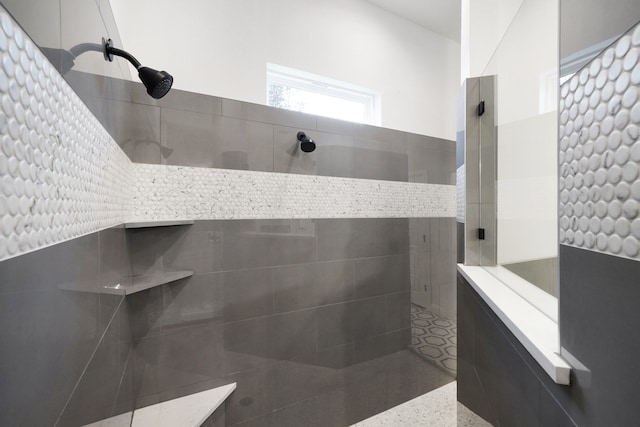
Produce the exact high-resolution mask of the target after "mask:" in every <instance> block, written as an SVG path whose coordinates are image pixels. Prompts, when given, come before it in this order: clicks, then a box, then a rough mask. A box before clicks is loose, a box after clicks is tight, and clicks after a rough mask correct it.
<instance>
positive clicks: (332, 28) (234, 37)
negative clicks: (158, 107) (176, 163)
mask: <svg viewBox="0 0 640 427" xmlns="http://www.w3.org/2000/svg"><path fill="white" fill-rule="evenodd" d="M111 5H112V8H113V12H114V15H115V18H116V22H117V23H118V27H119V30H120V34H121V37H122V40H123V43H124V47H125V48H126V49H128V50H130V51H131V52H132V53H133V54H134V55H136V56H137V57H138V59H140V60H141V61H142V62H143V64H146V65H149V66H151V67H155V68H161V69H165V70H167V71H169V72H170V73H171V74H173V76H174V77H175V87H176V88H178V89H183V90H188V91H194V92H201V93H206V94H210V95H216V96H221V97H226V98H233V99H239V100H242V101H248V102H255V103H261V104H264V103H265V100H266V63H267V62H272V63H275V64H280V65H285V66H288V67H292V68H297V69H300V70H303V71H308V72H311V73H315V74H320V75H324V76H327V77H330V78H334V79H337V80H342V81H345V82H348V83H353V84H356V85H360V86H364V87H368V88H371V89H374V90H377V91H379V92H381V93H382V126H384V127H389V128H394V129H399V130H404V131H409V132H415V133H421V134H427V135H431V136H436V137H442V138H447V139H455V99H456V96H457V93H458V87H459V79H460V77H459V70H460V53H459V52H460V44H458V43H456V42H454V41H452V40H449V39H447V38H444V37H442V36H440V35H437V34H435V33H433V32H431V31H429V30H427V29H425V28H423V27H420V26H418V25H416V24H413V23H411V22H409V21H408V20H405V19H402V18H399V17H397V16H395V15H393V14H390V13H388V12H386V11H384V10H382V9H380V8H378V7H376V6H374V5H371V4H370V3H367V2H365V1H364V0H242V1H237V0H184V1H181V2H176V1H175V0H137V1H134V2H132V1H129V0H111Z"/></svg>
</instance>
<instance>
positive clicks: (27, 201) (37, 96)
mask: <svg viewBox="0 0 640 427" xmlns="http://www.w3.org/2000/svg"><path fill="white" fill-rule="evenodd" d="M0 63H1V64H0V65H1V66H0V107H1V108H0V138H1V142H0V145H1V149H0V177H1V178H0V188H1V191H2V195H1V196H0V260H1V259H4V258H9V257H12V256H16V255H19V254H23V253H27V252H30V251H33V250H35V249H40V248H43V247H45V246H49V245H52V244H55V243H59V242H62V241H65V240H69V239H73V238H76V237H80V236H82V235H85V234H89V233H92V232H95V231H98V230H101V229H104V228H107V227H110V226H113V225H117V224H120V223H122V222H123V221H125V220H126V218H127V217H128V215H129V212H131V210H132V205H131V201H132V198H131V194H130V193H129V192H128V191H127V188H128V186H127V183H129V182H131V180H132V178H133V175H132V170H131V167H130V165H131V162H130V161H129V159H128V158H127V156H126V155H125V154H124V153H123V152H122V150H120V148H119V147H118V145H117V144H116V143H115V142H114V141H113V140H112V138H111V136H110V135H109V134H108V133H107V132H106V131H105V130H104V128H103V127H102V125H101V124H100V123H99V122H98V120H97V119H96V118H95V117H94V116H93V115H92V114H91V113H90V112H89V110H88V109H87V108H86V107H85V105H84V104H83V103H82V101H81V100H80V98H78V96H77V95H76V94H75V92H73V90H72V89H71V88H70V87H69V85H68V84H67V83H66V82H65V81H64V79H63V78H62V77H61V76H60V74H59V73H58V72H57V70H55V68H54V67H52V66H51V64H50V63H49V62H48V61H47V60H46V59H45V57H44V56H43V55H42V53H41V52H40V51H39V50H38V48H37V47H36V46H35V44H34V43H33V42H32V41H31V40H30V39H29V38H28V37H27V36H26V35H25V34H24V32H23V31H22V29H21V28H20V27H19V26H18V25H17V24H16V23H15V22H14V21H13V20H12V19H11V18H10V17H9V15H8V14H7V13H6V12H5V11H4V10H2V9H0Z"/></svg>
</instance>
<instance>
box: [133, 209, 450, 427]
mask: <svg viewBox="0 0 640 427" xmlns="http://www.w3.org/2000/svg"><path fill="white" fill-rule="evenodd" d="M451 221H454V220H453V219H451ZM127 236H128V244H129V250H130V253H131V256H132V263H133V266H132V268H133V270H134V271H135V272H138V273H141V274H142V273H150V272H154V271H161V270H173V269H193V270H194V271H196V274H195V276H193V277H191V278H188V279H184V280H182V281H179V282H176V283H173V284H169V285H164V286H162V287H160V288H155V289H151V290H149V291H145V292H141V293H138V294H134V295H132V296H131V297H127V298H128V302H130V304H131V309H132V310H131V313H132V316H133V318H132V328H133V334H134V337H135V358H136V363H135V367H136V373H137V374H140V375H139V377H138V379H139V381H140V382H139V384H137V389H138V399H137V404H136V405H137V406H138V407H139V406H144V405H148V404H152V403H156V402H158V401H163V400H167V399H170V398H175V397H178V396H181V395H184V394H186V393H191V392H195V391H199V390H204V389H207V388H211V387H213V386H216V385H220V384H225V383H229V382H233V381H237V382H238V390H237V391H236V392H235V393H234V394H233V395H232V397H231V398H230V400H229V403H228V405H227V408H226V415H225V416H226V422H227V425H230V426H231V425H236V424H238V425H245V424H241V423H244V422H248V424H246V425H280V424H277V423H279V422H284V421H280V420H281V419H282V420H284V419H287V420H288V421H287V422H288V423H293V424H283V425H302V424H300V422H301V421H300V420H299V419H298V420H296V419H295V418H294V416H298V415H296V414H299V413H300V412H301V411H302V412H303V413H304V416H303V417H302V419H306V418H305V417H309V419H310V421H309V422H310V423H311V424H310V425H348V424H349V423H352V422H355V421H357V420H359V419H361V418H364V417H367V416H370V415H373V414H374V413H377V412H379V411H381V410H383V409H384V408H387V407H389V406H391V405H392V404H395V403H398V402H399V401H398V399H399V396H401V397H402V398H403V399H407V398H411V397H415V396H417V395H418V394H420V393H424V392H426V391H429V390H431V389H433V388H435V387H437V386H438V385H440V384H444V383H445V382H447V381H449V380H450V379H451V378H450V377H448V375H447V374H445V373H441V372H440V371H439V370H438V369H437V368H433V367H431V366H430V365H428V364H425V362H424V361H422V360H421V359H419V358H417V357H416V356H414V355H413V354H411V353H409V352H408V351H407V350H405V349H406V347H407V345H408V344H409V342H410V317H409V316H410V302H411V300H410V297H411V295H410V289H411V288H410V286H411V282H410V269H409V265H410V245H409V220H408V219H358V220H354V219H315V220H234V221H198V222H196V223H195V224H194V225H191V226H178V227H162V228H155V229H140V230H129V232H128V235H127ZM452 238H453V235H452ZM211 259H215V260H216V262H212V261H211ZM374 360H375V362H372V361H374ZM389 360H392V361H394V363H392V364H389V363H387V362H385V361H389ZM423 365H424V366H423ZM420 372H422V373H424V375H425V376H424V377H422V378H420V377H416V376H415V375H418V374H419V373H420ZM377 375H379V376H380V378H378V377H377ZM398 377H399V378H398ZM361 378H362V381H360V379H361ZM367 378H371V380H370V381H374V380H375V381H374V382H376V381H377V382H381V383H380V384H378V383H376V384H374V386H375V387H377V390H372V391H371V393H372V395H373V396H376V399H378V400H377V403H376V404H373V403H372V402H369V404H370V406H367V405H364V406H363V407H361V405H362V404H361V403H359V400H360V399H362V398H363V393H365V390H366V384H368V381H369V380H367ZM365 380H367V381H365ZM395 381H402V382H404V383H405V385H406V386H407V387H408V389H403V390H402V393H401V394H399V395H398V394H397V393H391V392H389V390H388V387H389V386H388V385H387V384H388V383H389V382H393V383H394V384H395ZM394 387H395V386H394ZM397 388H402V387H401V386H400V384H398V386H397ZM336 399H339V400H340V401H341V405H346V406H347V407H346V408H345V409H344V411H343V412H340V413H338V414H332V413H333V412H334V410H333V409H332V408H331V405H335V404H336V402H337V401H336ZM294 407H295V408H297V409H296V410H294V409H293V408H294ZM352 407H353V408H352ZM305 411H308V412H305ZM329 414H332V416H333V417H334V418H332V422H334V424H322V423H321V417H326V416H328V415H329ZM294 422H295V423H297V424H295V423H294ZM252 423H255V424H252ZM274 423H275V424H274ZM318 423H319V424H318Z"/></svg>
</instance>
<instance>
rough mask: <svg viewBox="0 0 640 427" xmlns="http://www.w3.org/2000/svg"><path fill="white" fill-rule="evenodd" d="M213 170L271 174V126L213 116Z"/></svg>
mask: <svg viewBox="0 0 640 427" xmlns="http://www.w3.org/2000/svg"><path fill="white" fill-rule="evenodd" d="M212 144H213V167H217V168H224V169H243V170H254V171H265V172H273V125H271V124H266V123H260V122H253V121H248V120H239V119H233V118H228V117H220V116H213V134H212Z"/></svg>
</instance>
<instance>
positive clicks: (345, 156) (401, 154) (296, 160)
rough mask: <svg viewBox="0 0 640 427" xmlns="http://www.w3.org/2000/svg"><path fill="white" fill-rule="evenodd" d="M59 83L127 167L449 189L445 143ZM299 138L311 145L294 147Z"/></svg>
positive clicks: (88, 78)
mask: <svg viewBox="0 0 640 427" xmlns="http://www.w3.org/2000/svg"><path fill="white" fill-rule="evenodd" d="M65 78H66V79H67V81H69V83H70V84H71V86H72V87H73V88H74V90H75V91H76V92H77V93H78V95H79V96H80V98H81V99H82V100H83V101H84V102H85V104H87V106H88V107H89V109H90V110H91V111H92V112H93V113H94V114H95V115H96V117H98V119H100V121H101V122H102V123H103V125H104V126H105V128H106V129H107V130H108V131H109V132H110V133H111V135H112V136H113V137H114V139H115V140H116V141H117V142H118V143H119V144H120V146H121V147H122V149H123V150H124V151H125V152H126V153H127V154H128V155H129V157H130V158H131V160H133V161H134V162H138V163H154V164H167V165H183V166H201V167H214V168H224V169H243V170H257V171H267V172H283V173H294V174H307V175H323V176H340V177H349V178H364V179H381V180H392V181H405V182H406V181H411V182H419V183H432V184H448V185H454V184H455V158H454V156H455V145H454V143H453V142H452V141H448V140H443V139H439V138H433V137H429V136H424V135H417V134H411V133H407V132H401V131H397V130H391V129H384V128H379V127H375V126H369V125H362V124H357V123H350V122H343V121H341V120H335V119H329V118H324V117H317V116H313V115H309V114H304V113H298V112H294V111H287V110H281V109H277V108H272V107H267V106H264V105H258V104H251V103H247V102H240V101H235V100H232V99H224V98H218V97H214V96H209V95H202V94H197V93H191V92H185V91H180V90H176V89H173V90H171V92H169V93H168V94H167V96H165V97H164V98H162V99H161V100H154V99H153V98H150V97H149V96H148V95H147V94H146V93H145V92H144V88H143V86H142V84H140V83H135V82H129V81H123V80H117V79H112V78H109V77H103V76H97V75H93V74H87V73H82V72H77V71H71V72H69V73H68V74H67V75H66V76H65ZM298 131H304V132H305V133H307V134H308V135H309V136H310V137H312V138H313V139H314V140H315V141H316V143H317V147H318V148H317V149H316V150H315V151H314V152H313V153H303V152H301V151H300V150H299V148H298V142H297V140H296V134H297V132H298Z"/></svg>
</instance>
